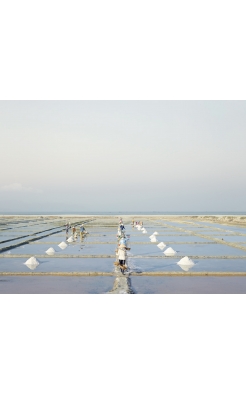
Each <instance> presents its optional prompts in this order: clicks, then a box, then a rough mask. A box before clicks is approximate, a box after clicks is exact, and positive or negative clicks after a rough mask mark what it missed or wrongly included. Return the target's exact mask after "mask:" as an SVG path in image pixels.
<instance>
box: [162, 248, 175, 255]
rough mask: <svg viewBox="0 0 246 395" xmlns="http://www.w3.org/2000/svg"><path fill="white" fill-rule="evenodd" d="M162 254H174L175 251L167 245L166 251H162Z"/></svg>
mask: <svg viewBox="0 0 246 395" xmlns="http://www.w3.org/2000/svg"><path fill="white" fill-rule="evenodd" d="M163 254H165V255H176V254H177V251H174V250H173V249H172V247H169V248H167V249H166V251H164V252H163Z"/></svg>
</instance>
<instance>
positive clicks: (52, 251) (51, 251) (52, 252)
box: [45, 248, 55, 255]
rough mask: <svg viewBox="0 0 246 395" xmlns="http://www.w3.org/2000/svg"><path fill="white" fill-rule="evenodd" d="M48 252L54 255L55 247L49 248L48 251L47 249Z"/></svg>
mask: <svg viewBox="0 0 246 395" xmlns="http://www.w3.org/2000/svg"><path fill="white" fill-rule="evenodd" d="M45 252H46V254H48V255H54V253H55V250H54V248H49V249H48V250H47V251H45Z"/></svg>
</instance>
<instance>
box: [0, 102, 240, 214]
mask: <svg viewBox="0 0 246 395" xmlns="http://www.w3.org/2000/svg"><path fill="white" fill-rule="evenodd" d="M0 135H1V156H0V158H1V159H0V165H1V173H0V174H1V177H0V212H2V213H3V212H5V211H40V212H44V211H117V210H120V211H143V210H147V211H159V210H161V211H186V210H188V211H226V210H229V211H240V210H243V211H246V183H245V175H244V171H245V169H246V154H245V147H246V101H0Z"/></svg>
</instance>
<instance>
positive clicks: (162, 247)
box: [157, 242, 166, 250]
mask: <svg viewBox="0 0 246 395" xmlns="http://www.w3.org/2000/svg"><path fill="white" fill-rule="evenodd" d="M157 247H158V248H160V250H164V248H165V247H166V244H164V243H163V242H161V243H159V244H157Z"/></svg>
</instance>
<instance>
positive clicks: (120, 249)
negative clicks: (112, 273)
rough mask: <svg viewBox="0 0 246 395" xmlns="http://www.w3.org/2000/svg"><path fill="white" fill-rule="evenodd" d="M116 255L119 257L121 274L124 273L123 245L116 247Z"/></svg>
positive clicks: (124, 249)
mask: <svg viewBox="0 0 246 395" xmlns="http://www.w3.org/2000/svg"><path fill="white" fill-rule="evenodd" d="M118 257H119V264H120V271H121V273H122V274H124V271H125V270H126V266H125V264H126V248H125V246H123V245H121V246H120V247H119V248H118Z"/></svg>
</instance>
